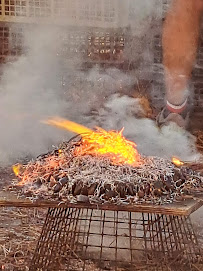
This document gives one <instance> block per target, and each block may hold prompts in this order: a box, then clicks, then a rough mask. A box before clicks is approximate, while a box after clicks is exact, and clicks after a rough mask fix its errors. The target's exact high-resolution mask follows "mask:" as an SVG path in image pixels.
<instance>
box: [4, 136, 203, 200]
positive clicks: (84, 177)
mask: <svg viewBox="0 0 203 271" xmlns="http://www.w3.org/2000/svg"><path fill="white" fill-rule="evenodd" d="M80 144H81V141H80V140H78V141H74V142H73V141H71V142H64V143H63V144H61V146H59V148H58V149H55V150H54V151H52V152H50V153H47V154H45V155H41V156H39V157H38V158H37V159H36V160H32V161H30V162H29V163H28V164H26V165H22V166H21V169H20V172H19V175H18V179H15V180H13V183H12V185H11V186H10V187H9V189H11V190H14V191H15V192H16V193H18V195H19V196H26V197H27V198H29V199H31V200H32V201H35V200H37V199H42V200H51V201H60V202H62V203H63V202H64V203H66V202H70V203H77V202H86V203H91V204H104V203H107V202H108V203H112V204H118V205H120V204H142V203H147V204H166V203H172V202H174V201H182V200H184V199H185V198H194V197H196V195H197V194H198V193H201V192H203V176H202V175H201V174H200V173H198V172H196V171H194V170H192V169H190V168H189V167H187V166H182V167H176V166H175V165H174V164H173V163H172V162H170V161H169V160H166V159H163V158H159V157H145V156H141V163H140V164H139V166H137V167H132V166H129V165H113V164H112V162H111V161H110V159H108V158H107V157H105V156H99V157H95V156H94V157H93V156H90V155H85V156H75V155H74V151H75V149H76V148H77V147H78V146H80ZM19 181H20V182H19Z"/></svg>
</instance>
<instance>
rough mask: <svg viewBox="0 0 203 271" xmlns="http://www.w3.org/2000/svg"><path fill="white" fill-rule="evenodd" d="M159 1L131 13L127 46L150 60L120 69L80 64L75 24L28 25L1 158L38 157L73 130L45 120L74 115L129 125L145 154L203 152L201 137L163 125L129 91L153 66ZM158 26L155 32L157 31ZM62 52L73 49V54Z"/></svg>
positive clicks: (6, 78) (5, 96)
mask: <svg viewBox="0 0 203 271" xmlns="http://www.w3.org/2000/svg"><path fill="white" fill-rule="evenodd" d="M158 2H159V1H158V0H154V1H148V0H145V1H140V0H136V1H134V0H133V1H132V2H131V6H129V7H130V9H129V10H127V11H131V13H130V14H129V16H131V17H130V19H129V20H130V24H131V25H130V26H131V30H132V33H133V35H134V37H135V38H134V39H133V40H132V44H131V47H129V46H127V49H126V50H127V53H128V56H129V59H130V58H132V57H133V59H134V61H135V62H137V63H139V61H140V59H142V62H143V63H141V64H140V65H138V68H137V69H135V70H134V71H129V72H128V73H124V72H122V71H120V70H118V69H116V68H109V69H106V70H104V69H101V68H100V67H99V66H97V65H95V66H94V67H93V68H92V69H91V70H85V71H82V70H80V69H79V67H80V65H81V62H82V56H81V55H80V53H78V54H77V56H75V55H73V53H71V51H69V52H66V46H65V45H64V44H66V45H67V44H69V43H71V41H70V36H71V35H72V33H73V32H70V33H69V31H70V30H68V29H66V30H65V31H64V29H63V28H60V27H54V26H49V27H48V26H42V25H40V26H38V27H37V26H32V27H31V26H30V27H29V28H28V29H25V30H24V32H23V37H24V39H23V46H24V48H26V53H25V54H24V55H23V56H21V57H19V58H18V59H17V60H16V61H15V62H12V63H7V64H5V65H4V67H3V73H2V76H1V83H0V127H1V132H0V165H6V164H8V163H13V162H16V161H18V160H19V159H22V158H24V157H25V156H31V157H35V156H37V155H39V154H41V153H43V152H46V151H48V150H49V149H50V148H51V147H52V145H53V144H54V145H57V144H58V143H59V142H60V141H62V140H67V139H68V138H70V137H71V136H72V134H71V133H68V132H67V131H61V130H58V129H57V128H54V127H49V126H46V125H45V124H43V123H41V120H44V119H47V118H49V117H50V116H61V117H66V118H68V119H70V120H72V121H76V122H78V123H81V124H85V125H87V126H88V127H94V126H96V125H97V126H101V127H103V128H105V129H118V130H119V129H121V128H122V127H125V130H124V134H125V135H126V136H127V137H128V138H129V139H131V140H134V141H135V142H136V143H137V146H138V150H139V151H140V152H141V153H143V154H145V155H158V156H163V157H171V156H172V155H175V156H178V157H180V158H182V159H184V160H185V159H191V158H192V159H194V158H196V157H197V153H196V150H195V148H194V139H193V138H192V137H191V136H190V135H189V134H188V133H186V132H183V131H177V130H176V129H175V130H174V129H169V127H165V128H163V129H162V130H159V129H158V128H157V127H156V125H155V123H154V122H153V121H152V120H149V119H146V118H138V117H137V116H138V115H139V116H140V115H142V112H143V108H142V107H141V105H140V103H139V100H138V98H137V99H135V98H130V97H129V96H126V95H124V94H128V92H129V91H130V89H131V88H132V86H133V85H134V84H136V83H137V81H138V79H139V77H140V75H142V77H143V78H147V79H149V70H147V67H149V63H150V61H151V58H152V55H153V54H152V52H151V51H150V50H152V47H151V46H152V40H151V38H152V27H151V24H152V21H153V20H154V19H156V20H159V19H160V17H161V16H160V12H158V13H157V8H156V7H157V5H155V4H156V3H158ZM128 3H129V2H128ZM140 11H142V12H140ZM81 31H82V30H81ZM153 31H154V32H153V34H155V31H156V30H153ZM147 33H148V36H147ZM69 34H70V35H69ZM83 34H84V33H83ZM67 37H69V38H67ZM138 37H139V39H138ZM146 40H147V41H148V42H147V43H146ZM135 41H136V42H135ZM143 44H145V45H146V46H145V47H143ZM62 51H65V52H66V54H65V57H64V55H63V54H62V53H61V52H62ZM146 70H147V72H146ZM117 93H122V94H123V95H122V96H119V95H118V94H117ZM93 115H94V116H93ZM191 146H192V147H191Z"/></svg>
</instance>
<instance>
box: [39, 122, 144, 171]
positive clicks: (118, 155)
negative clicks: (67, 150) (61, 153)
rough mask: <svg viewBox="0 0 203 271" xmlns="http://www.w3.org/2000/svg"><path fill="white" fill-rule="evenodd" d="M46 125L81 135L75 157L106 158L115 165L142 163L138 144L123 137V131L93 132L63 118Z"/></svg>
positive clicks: (98, 130)
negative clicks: (137, 147) (91, 156)
mask: <svg viewBox="0 0 203 271" xmlns="http://www.w3.org/2000/svg"><path fill="white" fill-rule="evenodd" d="M44 123H46V124H49V125H54V126H56V127H59V128H63V129H66V130H69V131H72V132H75V133H78V134H81V137H82V141H81V144H80V146H78V147H77V148H76V149H75V155H93V156H105V157H107V158H109V159H110V160H111V161H112V162H113V163H114V164H115V165H122V164H128V165H132V166H138V164H139V162H140V156H139V154H138V151H137V149H136V144H135V143H134V142H131V141H129V140H127V139H126V138H125V137H124V136H123V135H122V132H123V129H122V130H121V131H120V132H116V131H109V132H107V131H105V130H103V129H101V128H97V130H96V131H93V130H90V129H89V128H86V127H84V126H82V125H79V124H77V123H74V122H71V121H69V120H65V119H61V118H54V119H49V120H47V121H44Z"/></svg>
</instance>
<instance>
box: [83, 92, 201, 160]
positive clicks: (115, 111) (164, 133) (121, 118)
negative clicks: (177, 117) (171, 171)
mask: <svg viewBox="0 0 203 271" xmlns="http://www.w3.org/2000/svg"><path fill="white" fill-rule="evenodd" d="M144 111H145V110H144V108H143V106H142V104H141V99H140V98H136V99H135V98H131V97H129V96H126V95H122V96H121V95H119V94H114V95H111V96H110V97H109V99H108V100H107V101H106V103H105V104H104V106H103V107H102V108H100V109H99V110H98V111H97V114H96V115H95V116H94V117H90V118H89V119H88V121H90V122H91V125H92V126H95V125H98V124H99V126H102V127H103V128H105V129H107V130H112V129H116V130H121V129H122V128H123V127H124V135H125V136H126V137H127V138H128V139H130V140H132V141H134V142H135V143H136V144H137V148H138V151H139V152H140V153H141V154H144V155H150V156H159V157H163V158H169V159H171V158H172V157H173V156H176V157H179V158H180V159H182V160H184V161H193V160H198V159H199V158H200V154H198V152H197V150H196V147H195V137H193V136H192V135H191V134H190V133H189V132H187V131H185V130H183V129H182V128H180V127H178V126H177V125H176V124H174V123H171V124H170V125H168V126H163V127H162V128H161V129H160V128H158V127H157V125H156V123H155V121H153V120H151V119H149V118H145V117H144V113H145V112H144ZM90 119H91V120H90Z"/></svg>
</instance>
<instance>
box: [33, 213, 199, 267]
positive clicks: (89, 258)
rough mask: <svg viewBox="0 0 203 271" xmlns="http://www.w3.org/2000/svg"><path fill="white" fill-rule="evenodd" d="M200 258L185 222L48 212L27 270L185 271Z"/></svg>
mask: <svg viewBox="0 0 203 271" xmlns="http://www.w3.org/2000/svg"><path fill="white" fill-rule="evenodd" d="M200 255H201V254H200V250H199V247H198V243H197V239H196V236H195V234H194V231H193V228H192V225H191V221H190V218H189V217H179V216H173V215H158V214H144V213H142V214H138V213H132V212H121V211H105V210H93V209H79V208H50V209H49V211H48V214H47V217H46V220H45V223H44V227H43V230H42V233H41V236H40V239H39V241H38V245H37V247H36V250H35V254H34V257H33V260H32V263H31V267H30V271H34V270H60V263H62V262H63V260H62V259H64V262H63V263H64V266H66V270H72V271H73V270H75V271H76V270H77V271H78V270H85V271H89V270H94V271H96V270H116V271H118V270H119V271H120V270H122V271H125V270H126V271H127V270H128V271H130V270H133V271H136V270H157V271H159V270H160V271H165V270H177V271H181V270H187V271H189V270H192V267H191V266H192V263H193V262H194V261H197V260H198V259H199V258H200ZM143 268H145V269H143Z"/></svg>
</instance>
